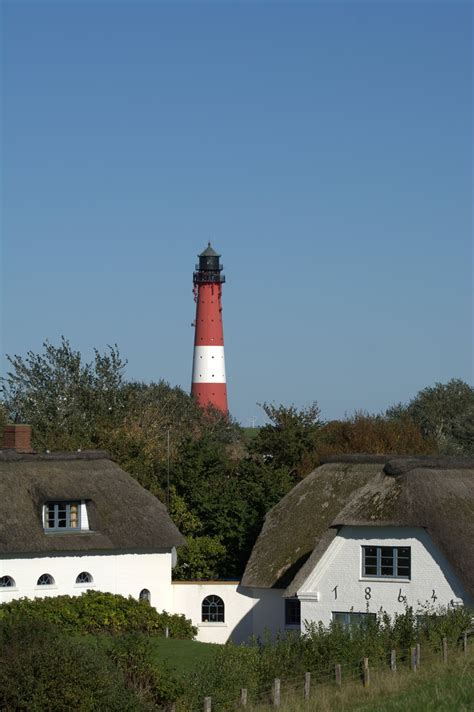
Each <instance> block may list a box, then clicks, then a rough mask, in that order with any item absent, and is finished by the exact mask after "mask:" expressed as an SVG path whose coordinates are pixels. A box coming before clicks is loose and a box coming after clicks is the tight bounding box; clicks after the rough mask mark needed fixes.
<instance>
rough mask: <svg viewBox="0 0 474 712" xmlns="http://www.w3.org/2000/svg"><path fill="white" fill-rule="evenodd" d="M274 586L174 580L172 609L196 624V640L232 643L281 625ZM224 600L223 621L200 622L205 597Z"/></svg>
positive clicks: (281, 606)
mask: <svg viewBox="0 0 474 712" xmlns="http://www.w3.org/2000/svg"><path fill="white" fill-rule="evenodd" d="M282 594H283V591H282V590H278V589H248V588H243V587H241V586H240V584H239V582H238V581H225V582H223V581H203V582H194V581H174V582H173V597H174V612H175V613H184V615H185V616H186V618H190V619H191V620H192V622H193V625H195V626H197V627H198V635H197V640H200V641H201V642H203V643H226V642H227V641H228V640H230V639H231V640H233V641H234V642H236V643H240V642H243V641H245V640H248V639H249V638H250V637H251V636H252V635H263V633H264V631H265V629H268V630H269V631H270V632H271V633H275V632H276V631H277V630H278V629H280V628H283V627H284V623H285V621H284V611H285V602H284V599H283V595H282ZM211 595H214V596H219V597H220V598H221V599H222V600H223V602H224V622H223V623H203V622H202V618H201V606H202V602H203V600H204V599H205V598H206V597H207V596H211Z"/></svg>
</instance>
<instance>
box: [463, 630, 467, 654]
mask: <svg viewBox="0 0 474 712" xmlns="http://www.w3.org/2000/svg"><path fill="white" fill-rule="evenodd" d="M462 649H463V652H464V653H467V633H464V635H463V637H462Z"/></svg>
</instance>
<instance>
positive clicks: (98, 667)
mask: <svg viewBox="0 0 474 712" xmlns="http://www.w3.org/2000/svg"><path fill="white" fill-rule="evenodd" d="M0 709H1V710H5V712H14V711H15V710H28V712H43V711H44V710H67V709H70V710H76V711H77V712H94V711H95V710H108V711H109V712H143V711H144V710H145V709H147V708H146V707H145V706H144V705H143V704H142V703H141V701H140V699H139V698H138V697H137V695H136V694H135V692H134V690H133V689H132V688H131V686H128V685H127V684H126V681H125V679H124V676H123V675H122V673H121V671H120V669H119V668H118V667H117V666H116V665H115V664H114V662H113V661H112V660H111V659H110V657H109V656H108V655H107V653H106V651H105V649H104V647H103V646H101V645H100V644H99V643H98V641H97V640H95V639H94V638H92V637H90V636H89V637H87V638H86V637H83V636H82V637H78V636H75V637H74V636H70V635H69V636H67V635H65V634H64V633H63V632H62V631H61V630H60V629H58V628H57V627H56V626H53V625H52V624H51V623H47V622H46V621H40V620H32V619H26V618H25V619H23V620H18V621H5V620H2V621H0ZM148 709H151V707H149V708H148Z"/></svg>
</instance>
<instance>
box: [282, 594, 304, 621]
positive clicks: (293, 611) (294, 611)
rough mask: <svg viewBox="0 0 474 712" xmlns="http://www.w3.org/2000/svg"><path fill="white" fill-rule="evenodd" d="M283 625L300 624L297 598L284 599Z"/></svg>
mask: <svg viewBox="0 0 474 712" xmlns="http://www.w3.org/2000/svg"><path fill="white" fill-rule="evenodd" d="M285 625H301V601H299V600H298V599H297V598H286V599H285Z"/></svg>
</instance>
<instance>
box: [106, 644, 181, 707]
mask: <svg viewBox="0 0 474 712" xmlns="http://www.w3.org/2000/svg"><path fill="white" fill-rule="evenodd" d="M110 657H111V659H112V661H113V662H114V663H115V665H116V666H117V667H118V669H119V670H120V671H121V673H122V675H123V678H124V680H125V684H126V686H127V688H128V689H129V690H131V691H133V692H134V693H135V695H136V696H137V697H138V699H139V700H140V702H142V703H148V704H149V705H150V709H152V708H153V709H156V707H161V708H164V707H168V708H171V706H172V703H173V702H174V700H176V699H177V697H179V695H180V694H181V692H182V685H181V684H180V682H179V680H178V679H177V678H176V677H175V675H174V674H173V673H172V671H171V670H170V669H169V668H167V667H166V666H164V665H163V664H162V663H160V664H159V665H158V664H157V663H156V661H154V660H153V649H152V645H151V641H150V638H149V636H147V635H144V634H143V633H129V634H127V635H124V636H121V637H117V638H115V639H114V643H113V646H112V648H111V650H110Z"/></svg>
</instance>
